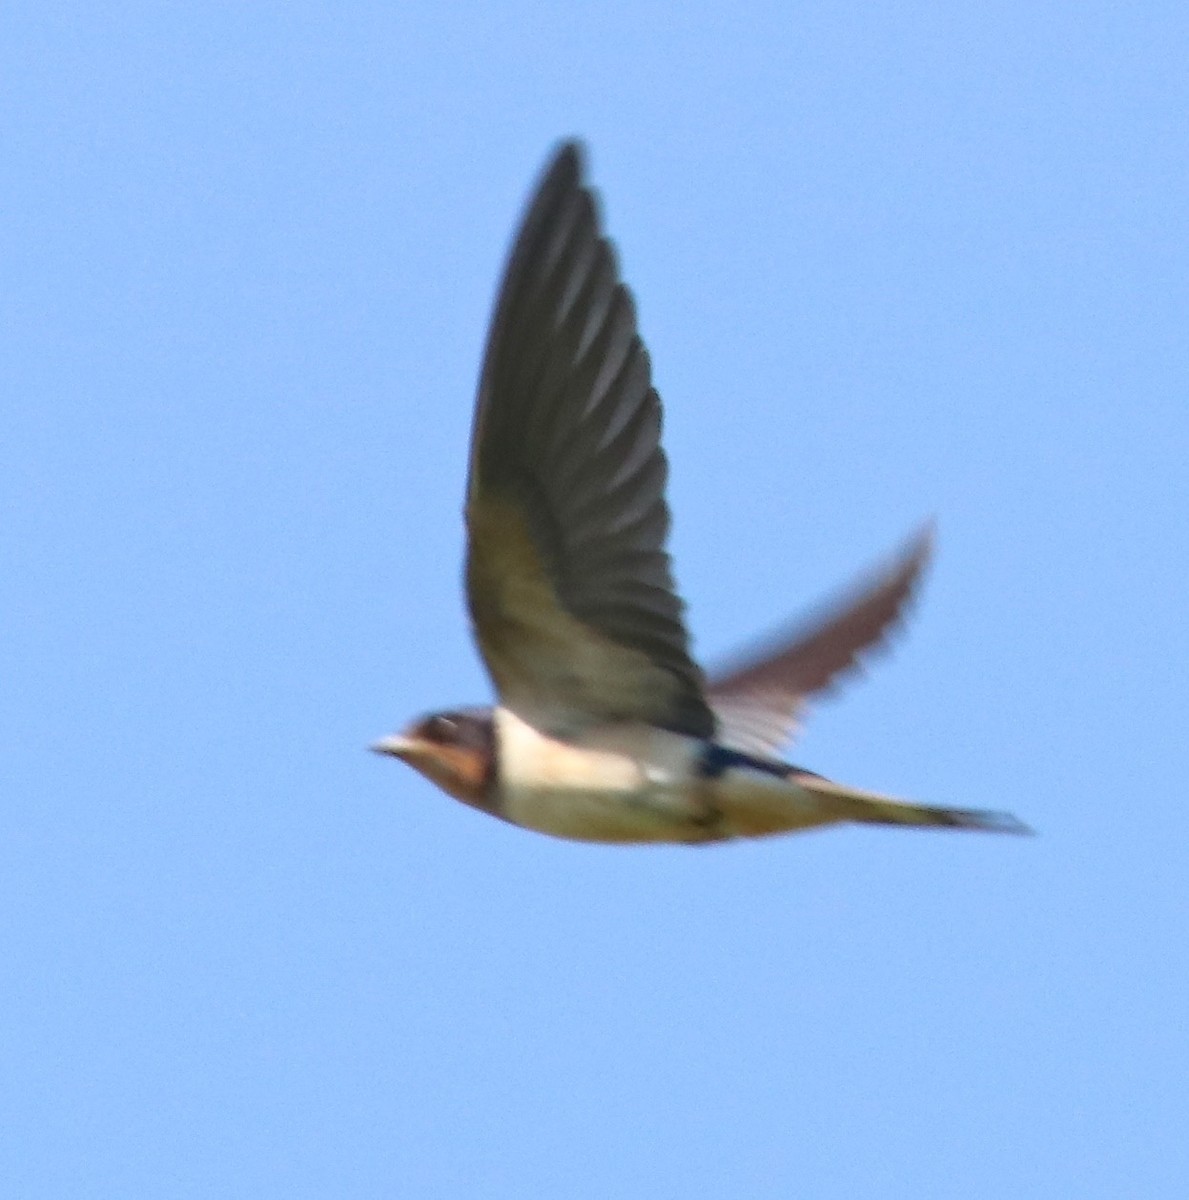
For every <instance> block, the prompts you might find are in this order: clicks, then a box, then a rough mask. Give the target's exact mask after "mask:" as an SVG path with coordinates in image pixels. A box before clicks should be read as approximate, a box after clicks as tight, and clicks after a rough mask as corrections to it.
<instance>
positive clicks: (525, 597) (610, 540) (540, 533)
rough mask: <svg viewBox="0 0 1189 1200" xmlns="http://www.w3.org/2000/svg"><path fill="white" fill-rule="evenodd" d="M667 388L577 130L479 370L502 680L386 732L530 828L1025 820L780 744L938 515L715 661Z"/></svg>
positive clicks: (478, 463)
mask: <svg viewBox="0 0 1189 1200" xmlns="http://www.w3.org/2000/svg"><path fill="white" fill-rule="evenodd" d="M660 424H661V413H660V401H659V398H658V397H657V394H656V392H655V390H654V389H653V388H652V386H651V382H650V367H649V362H648V355H647V352H646V351H645V349H644V346H643V343H642V342H641V340H640V338H639V335H638V334H637V332H636V325H635V311H634V305H633V303H632V299H631V296H630V294H629V293H628V291H627V289H626V288H625V287H624V285H623V284H622V283H620V282H619V280H618V275H617V270H616V263H615V257H614V252H613V250H612V248H611V245H610V243H609V242H608V241H607V239H606V238H605V237H604V236H603V235H602V233H601V231H600V229H599V221H598V211H597V207H596V202H595V199H594V196H593V193H592V192H591V191H590V189H589V188H588V187H586V186H585V185H584V183H583V181H582V169H581V157H580V153H579V149H578V147H577V146H576V145H575V144H573V143H567V144H565V145H563V146H562V147H561V148H560V150H559V151H558V153H557V154H556V155H555V157H554V159H553V160H552V162H551V164H550V166H549V167H548V169H547V170H546V172H545V174H544V176H543V177H542V180H541V183H540V185H539V186H538V189H537V191H536V194H535V196H534V198H533V200H532V203H531V204H530V206H529V208H528V211H527V212H526V214H525V217H524V221H523V223H522V226H521V230H520V233H519V235H518V237H517V240H516V243H515V245H514V246H513V250H512V254H511V257H510V259H509V263H508V266H507V269H506V272H505V277H504V282H503V285H502V287H501V291H500V296H499V300H498V302H497V305H496V310H495V315H494V317H493V320H492V328H491V332H490V334H489V338H488V345H487V353H486V356H485V360H484V365H483V372H482V376H481V378H480V385H479V399H478V404H477V407H476V415H475V430H474V436H473V441H472V451H471V467H470V478H469V481H468V485H467V504H466V518H467V532H468V553H467V573H466V576H467V598H468V602H469V605H470V611H471V618H472V623H473V626H474V631H475V636H476V640H477V642H478V644H479V649H480V651H481V653H482V654H483V658H484V660H485V662H486V664H487V668H488V671H489V672H490V674H491V676H492V678H493V680H494V682H495V684H496V690H497V691H498V693H499V704H498V705H497V706H496V707H495V708H491V709H461V710H458V711H452V712H442V713H437V714H435V715H433V716H430V717H426V718H423V719H421V720H419V721H418V722H416V723H415V724H414V725H413V726H411V727H410V728H409V729H408V730H407V731H406V732H405V733H403V734H399V735H394V736H392V737H389V738H385V739H383V740H382V741H380V742H379V743H377V745H376V746H375V749H377V750H379V751H381V752H383V753H387V754H392V755H395V756H396V757H399V758H402V759H404V760H405V761H406V762H408V763H409V764H410V765H411V766H413V767H415V768H416V769H417V770H419V771H420V772H421V773H422V774H424V775H426V776H427V777H428V778H430V779H431V780H433V781H434V782H435V783H437V784H438V785H439V786H440V787H441V788H443V790H445V791H447V792H448V793H449V794H450V795H452V796H454V797H455V798H457V799H459V800H462V801H463V802H465V803H467V804H469V805H471V806H472V807H474V808H478V809H480V810H482V811H484V812H487V813H490V814H491V815H493V816H497V817H500V818H502V819H503V820H506V821H510V822H511V823H513V824H515V825H519V826H522V827H524V828H527V829H533V830H537V831H539V832H542V833H547V834H552V835H554V836H557V837H563V838H571V839H575V840H580V841H594V842H679V843H700V842H713V841H722V840H725V839H729V838H735V837H758V836H763V835H767V834H774V833H784V832H791V831H795V830H801V829H808V828H812V827H814V826H819V825H828V824H834V823H838V822H846V821H858V822H870V823H876V824H899V825H931V826H939V827H949V828H966V829H984V830H993V831H1001V832H1002V831H1009V832H1019V831H1022V830H1023V828H1024V827H1023V826H1021V825H1020V824H1019V822H1017V821H1015V819H1014V818H1011V817H1008V816H1005V815H1003V814H998V813H989V812H982V811H975V810H966V809H953V808H938V807H930V806H925V805H917V804H910V803H906V802H903V801H897V800H892V799H890V798H888V797H884V796H879V795H875V794H873V793H868V792H862V791H858V790H856V789H852V788H848V787H844V786H842V785H839V784H835V783H832V782H830V781H828V780H826V779H823V778H821V777H820V776H818V775H815V774H813V773H812V772H810V771H805V770H802V769H801V768H798V767H794V766H791V765H790V764H788V763H786V762H784V761H782V760H781V759H780V758H779V756H778V754H777V751H779V749H780V747H781V745H782V744H783V743H784V742H786V741H787V740H788V739H789V737H790V736H791V735H792V734H793V732H794V731H795V729H796V727H797V725H798V724H799V720H800V716H801V713H802V710H803V708H804V705H805V703H806V702H807V701H808V700H809V698H810V697H812V696H813V695H815V694H817V693H819V692H821V691H824V690H826V689H827V688H828V687H830V686H831V685H832V684H833V683H834V682H835V680H836V679H837V678H838V676H839V675H841V674H842V673H844V672H846V671H847V670H849V669H851V668H853V667H854V666H855V665H856V663H857V661H858V660H859V658H860V656H861V655H862V654H863V653H864V652H865V651H866V650H867V649H869V648H870V647H871V646H873V645H875V644H876V643H877V642H879V641H880V640H881V639H882V637H883V636H884V635H885V633H886V632H887V630H888V628H889V627H890V626H891V625H892V624H894V623H895V622H896V620H897V619H898V618H899V616H900V615H901V612H902V610H903V607H904V605H905V603H906V602H907V600H908V599H909V598H910V596H911V594H912V592H913V590H914V588H915V585H916V583H917V581H918V580H919V577H920V574H921V572H922V570H923V567H924V565H925V563H926V561H927V559H928V556H929V551H930V548H931V543H932V539H931V533H930V531H928V530H927V531H925V532H924V533H922V534H921V535H918V537H917V538H915V539H914V540H913V541H912V542H910V544H909V545H908V546H907V547H906V549H905V550H904V552H903V553H902V554H901V555H899V556H898V557H897V559H896V560H895V561H893V562H892V563H891V564H890V566H888V567H886V568H885V569H883V570H882V571H880V572H878V573H877V574H876V576H875V577H874V578H872V579H871V580H868V581H866V582H865V583H864V584H863V585H861V586H860V587H859V588H857V589H855V590H854V591H853V592H852V593H851V594H850V595H848V596H847V597H845V598H844V599H843V600H842V601H840V602H838V603H836V604H835V605H834V606H832V608H831V609H830V610H829V611H828V612H827V613H826V615H825V616H822V617H819V618H818V619H817V620H814V621H811V622H809V623H807V624H806V625H803V626H801V627H798V628H796V629H794V630H792V631H785V632H784V633H783V634H781V635H779V636H778V637H776V638H775V639H772V640H771V641H770V642H769V643H768V644H767V645H765V646H764V647H762V648H761V649H759V650H755V651H753V652H751V653H750V654H747V655H745V656H744V659H743V661H742V663H741V664H740V665H738V666H737V667H735V668H734V669H731V670H728V671H724V672H721V673H719V674H718V675H717V676H715V677H714V678H712V679H711V680H709V681H708V680H707V679H706V678H705V676H704V675H703V673H702V671H701V669H700V668H699V667H698V665H697V664H696V663H695V662H694V660H693V659H692V658H691V657H690V654H689V649H688V635H687V633H686V630H685V625H684V622H683V619H682V614H683V605H682V603H681V601H680V599H679V598H678V596H677V593H676V590H675V588H674V586H673V580H672V575H671V571H670V565H669V558H668V555H667V553H666V552H665V540H666V535H667V533H668V526H669V512H668V507H667V505H666V503H665V498H664V487H665V480H666V475H667V464H666V461H665V457H664V454H663V452H662V450H661V447H660Z"/></svg>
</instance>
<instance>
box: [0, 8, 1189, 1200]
mask: <svg viewBox="0 0 1189 1200" xmlns="http://www.w3.org/2000/svg"><path fill="white" fill-rule="evenodd" d="M1187 56H1189V14H1187V11H1186V9H1185V7H1184V5H1179V4H1171V3H1169V4H1157V3H1144V2H1142V0H1141V2H1140V3H1137V4H1134V5H1131V6H1118V5H1101V4H1082V5H1066V4H1057V3H1047V2H1043V0H1042V2H1039V3H1038V2H1036V0H1032V2H1030V3H1027V4H1023V3H1019V4H993V5H982V6H976V5H957V6H955V5H953V4H909V5H900V6H889V5H886V4H876V3H855V2H851V3H847V2H842V3H838V2H835V3H828V4H827V3H816V2H814V3H805V4H796V5H793V4H751V5H746V4H745V5H742V6H740V5H736V4H725V3H697V2H694V3H688V4H682V5H680V6H678V5H656V4H649V3H648V2H647V0H643V2H638V3H635V4H626V3H620V2H616V0H611V2H606V0H605V2H604V3H600V4H598V5H582V4H578V5H567V6H563V5H543V4H526V3H519V4H517V3H509V4H503V5H479V4H474V3H458V4H452V5H438V4H427V3H416V2H414V3H402V4H396V5H387V4H374V5H373V4H356V3H351V2H350V0H348V2H346V3H341V4H336V5H318V4H303V3H287V4H283V5H279V4H258V5H232V4H203V5H197V6H178V5H166V4H157V5H148V4H137V3H129V4H124V5H121V6H119V7H118V8H116V9H110V8H102V9H100V8H95V7H94V6H84V5H56V4H52V3H51V4H39V5H31V4H18V5H11V6H8V7H7V9H6V12H5V17H4V36H3V39H2V40H0V132H2V137H3V154H2V155H0V195H2V196H3V206H2V207H3V220H2V221H0V275H2V278H3V280H4V284H3V287H2V288H0V394H2V395H3V397H4V412H5V417H4V436H3V437H2V438H0V512H2V513H3V516H2V518H0V561H3V563H4V570H3V572H0V672H2V676H3V679H4V681H5V686H4V688H3V691H2V692H0V730H2V738H0V745H2V747H3V749H2V758H0V779H2V790H3V797H4V809H3V812H4V832H3V836H2V837H0V927H2V930H3V933H2V938H3V940H2V943H0V944H2V945H3V947H4V956H3V958H4V962H3V968H2V975H0V978H2V979H3V985H2V987H0V1078H3V1080H4V1086H3V1088H2V1089H0V1127H2V1128H3V1129H4V1136H3V1138H0V1179H3V1180H4V1186H3V1190H4V1192H5V1194H7V1195H13V1196H21V1197H58V1196H88V1197H121V1198H122V1197H128V1196H153V1197H161V1198H171V1197H209V1196H219V1197H224V1196H226V1197H239V1196H242V1197H253V1198H259V1197H285V1198H286V1200H291V1198H294V1197H330V1196H333V1197H351V1198H356V1197H361V1198H362V1197H390V1196H433V1197H467V1198H468V1200H471V1198H474V1197H482V1198H484V1200H486V1198H494V1200H500V1198H504V1197H509V1198H510V1197H518V1198H519V1197H524V1196H564V1197H567V1198H570V1197H574V1198H584V1197H591V1198H594V1197H607V1196H616V1197H628V1198H634V1197H648V1198H649V1200H656V1198H663V1197H688V1196H731V1197H736V1196H745V1197H749V1198H757V1200H764V1198H768V1197H773V1198H776V1197H781V1198H787V1197H790V1196H805V1197H813V1198H815V1200H829V1198H833V1197H847V1198H852V1197H856V1196H877V1197H902V1196H903V1197H913V1198H914V1200H920V1198H922V1197H953V1196H962V1197H965V1198H967V1200H979V1198H984V1197H985V1198H988V1200H991V1198H1001V1197H1004V1196H1011V1197H1046V1198H1047V1197H1053V1196H1077V1197H1080V1198H1093V1197H1112V1198H1114V1197H1119V1196H1124V1195H1126V1196H1143V1197H1161V1198H1163V1197H1181V1196H1184V1195H1185V1194H1186V1189H1187V1188H1189V1138H1187V1137H1186V1134H1185V1131H1186V1128H1187V1127H1189V1101H1187V1089H1186V1080H1187V1079H1189V1022H1187V1021H1186V1015H1185V998H1186V995H1187V994H1189V952H1187V949H1186V943H1187V937H1186V929H1187V925H1189V905H1187V903H1186V883H1185V873H1186V850H1187V848H1189V816H1187V815H1186V814H1187V808H1189V798H1187V797H1186V796H1185V794H1184V793H1185V780H1186V778H1187V777H1189V749H1187V745H1189V737H1187V735H1186V732H1185V723H1186V719H1187V717H1189V683H1187V681H1186V662H1187V660H1189V632H1187V630H1189V621H1187V617H1186V614H1187V612H1189V565H1187V564H1189V532H1187V531H1189V484H1187V463H1189V402H1187V392H1189V351H1187V348H1186V347H1187V345H1189V339H1187V330H1189V286H1187V280H1189V240H1187V238H1186V222H1185V196H1186V189H1187V185H1189V134H1187V132H1186V130H1187V128H1189V127H1187V125H1186V113H1187V112H1189V75H1187V74H1186V71H1185V63H1186V61H1187ZM571 134H577V135H581V136H583V137H584V138H585V139H586V140H587V141H588V144H589V146H590V149H591V163H592V170H593V175H594V178H595V180H596V182H597V184H598V186H599V187H600V189H601V191H602V193H603V196H604V201H605V205H604V207H605V212H606V215H607V219H608V224H609V227H610V230H611V232H612V234H613V236H614V237H615V239H616V241H617V243H618V245H619V248H620V253H621V258H622V262H623V267H624V271H625V274H626V276H627V278H628V280H629V281H630V283H631V284H632V286H633V288H634V290H635V292H636V295H637V298H638V302H639V311H640V322H641V327H642V330H643V333H644V335H645V338H646V339H647V341H648V343H649V345H650V348H651V350H652V354H653V361H654V368H655V378H656V380H657V383H658V386H659V387H660V389H661V393H662V395H663V397H664V399H665V402H666V443H667V447H668V451H669V455H670V460H671V467H672V482H671V501H672V504H673V508H674V515H675V524H674V534H673V550H674V553H675V555H676V565H677V573H678V578H679V581H680V584H681V586H682V589H683V591H684V593H685V595H686V597H687V598H688V600H689V602H690V622H691V626H692V629H693V631H694V635H695V639H696V647H697V649H698V651H699V652H700V653H701V654H702V655H703V656H704V657H705V658H706V659H708V660H710V661H713V660H714V659H715V657H716V656H719V655H722V654H724V653H727V652H729V651H730V650H731V649H732V648H733V647H734V646H735V645H737V644H738V643H739V642H740V641H746V640H747V639H748V638H750V637H751V636H753V635H755V634H756V633H758V632H760V631H762V630H764V629H765V628H767V627H769V626H770V625H772V624H773V623H777V622H779V621H781V620H783V619H784V618H785V617H787V616H789V615H790V614H792V613H795V612H796V611H797V610H798V609H799V608H800V607H801V606H804V605H806V604H812V603H814V602H816V601H817V600H819V599H820V598H822V597H823V596H826V595H829V594H830V593H831V592H832V591H833V590H834V589H836V588H837V587H839V586H840V585H843V584H845V583H846V582H847V581H848V580H850V579H851V578H852V577H853V576H854V575H855V574H857V573H860V572H861V571H862V570H863V569H865V568H866V566H867V565H868V564H870V563H871V562H872V561H875V560H878V559H879V558H880V557H881V556H882V555H883V554H884V553H886V552H887V551H888V550H889V549H890V548H891V547H893V546H894V545H895V544H896V543H897V542H898V541H899V540H900V539H901V538H902V537H903V536H904V535H905V534H906V533H907V532H909V531H910V530H911V529H912V528H914V527H915V526H916V525H917V524H918V523H919V522H920V521H921V520H923V519H925V518H927V517H929V516H930V515H934V516H936V518H937V520H938V524H939V532H940V544H939V555H938V559H937V563H936V567H935V570H934V571H933V573H932V576H931V578H930V580H929V583H928V587H927V589H926V592H925V594H924V596H923V599H922V602H921V604H920V606H919V608H918V611H917V613H916V616H915V619H914V621H913V623H912V627H911V629H910V630H909V633H908V636H907V637H906V638H904V639H902V640H901V641H900V642H899V643H898V644H897V647H896V650H895V653H894V654H892V655H890V656H888V657H887V658H885V659H882V660H881V661H879V662H878V663H877V664H875V665H873V667H872V670H871V672H870V677H869V678H868V679H867V680H866V681H865V682H863V683H862V684H861V685H856V686H853V687H851V688H849V689H848V690H847V691H846V692H845V693H844V694H842V695H841V696H840V697H839V698H838V699H837V701H831V702H830V703H828V704H825V705H823V706H822V707H821V708H820V709H818V710H817V711H816V713H815V714H814V716H815V719H814V721H813V723H812V725H811V727H810V729H809V731H808V733H807V736H806V737H805V739H804V741H803V742H802V743H801V744H800V745H799V746H797V747H796V749H795V751H793V756H794V758H795V760H796V761H798V762H802V763H804V764H805V765H807V766H810V767H812V768H814V769H816V770H818V771H821V772H823V773H825V774H829V775H833V776H836V777H838V778H841V779H844V780H846V781H848V782H851V783H854V784H856V785H859V786H867V787H873V788H879V789H883V790H887V791H890V792H893V793H899V794H903V795H908V796H913V797H918V798H920V799H922V800H932V801H936V802H939V803H956V804H961V805H968V806H975V807H990V808H1007V809H1011V810H1013V811H1015V812H1016V813H1018V814H1019V815H1020V816H1021V817H1022V818H1024V819H1025V820H1027V821H1029V822H1030V823H1031V824H1033V825H1034V826H1035V827H1036V828H1037V829H1038V831H1039V833H1040V836H1039V837H1037V838H1035V839H1031V840H1016V839H995V838H978V837H965V836H946V835H942V834H924V833H916V832H902V831H891V830H857V829H855V830H839V831H833V832H829V833H821V834H815V835H811V836H805V837H801V838H793V839H784V840H779V839H778V840H773V841H769V842H764V843H756V844H739V845H730V846H725V847H716V848H710V849H702V850H696V851H694V850H687V849H682V848H661V849H655V848H654V849H626V850H625V849H612V848H600V847H591V846H580V845H571V844H566V843H562V842H555V841H551V840H548V839H546V838H543V837H539V836H536V835H533V834H530V833H526V832H523V831H520V830H516V829H513V828H511V827H508V826H504V825H502V824H500V823H498V822H495V821H492V820H490V819H487V818H485V817H483V816H482V815H480V814H477V813H474V812H472V811H469V810H466V809H464V808H463V807H462V806H459V805H456V804H453V803H452V802H450V801H448V800H447V799H446V798H444V797H443V796H441V795H440V794H438V793H436V792H434V791H433V790H432V789H431V788H430V787H429V785H428V784H426V783H424V782H423V781H422V780H420V779H419V778H418V777H416V776H414V775H413V774H412V773H411V772H409V771H407V770H404V769H402V768H401V767H400V766H399V764H396V763H391V762H387V761H381V760H380V759H377V758H375V757H374V756H371V755H368V754H367V753H366V752H365V751H364V746H365V745H366V744H367V743H368V742H369V741H370V740H372V739H373V738H374V737H376V736H378V735H380V734H382V733H385V732H387V731H388V730H390V729H391V728H393V727H395V726H397V725H400V724H402V723H403V722H404V720H405V719H406V718H407V717H409V716H410V715H412V714H415V713H417V712H419V711H422V710H424V709H427V708H433V707H438V706H446V705H450V704H454V703H457V702H465V701H483V700H485V699H486V698H487V696H488V694H489V691H488V684H487V681H486V679H485V677H484V675H483V673H482V671H481V669H480V667H479V665H478V661H477V658H476V656H475V654H474V652H473V650H472V648H471V645H470V643H469V639H468V636H467V631H466V625H465V618H464V610H463V605H462V595H461V590H460V586H459V567H460V555H461V550H462V540H461V538H462V530H461V522H460V516H459V512H460V503H461V489H462V481H463V472H464V469H465V455H466V442H467V436H468V428H469V421H470V409H471V399H472V395H473V388H474V380H475V376H476V372H477V368H478V358H479V352H480V347H481V343H482V338H483V334H484V328H485V324H486V320H487V315H488V310H489V305H490V302H491V298H492V294H493V290H494V287H495V283H496V279H497V276H498V272H499V269H500V266H501V263H502V260H503V256H504V254H505V251H506V247H507V243H508V238H509V236H510V234H511V232H512V229H513V226H514V223H515V221H516V219H517V216H518V214H519V210H520V206H521V204H522V202H523V200H524V198H525V196H526V194H527V191H528V189H529V187H530V185H531V183H532V181H533V179H534V178H535V175H536V173H537V171H538V170H539V168H540V166H541V164H542V162H543V161H544V158H545V155H546V154H547V152H548V150H549V149H550V147H551V146H552V145H553V144H554V143H555V141H556V140H557V139H558V138H559V137H561V136H565V135H571Z"/></svg>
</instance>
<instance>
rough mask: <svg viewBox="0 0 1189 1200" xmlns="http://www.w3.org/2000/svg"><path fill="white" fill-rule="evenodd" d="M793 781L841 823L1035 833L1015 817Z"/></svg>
mask: <svg viewBox="0 0 1189 1200" xmlns="http://www.w3.org/2000/svg"><path fill="white" fill-rule="evenodd" d="M789 779H791V780H793V781H794V782H795V783H797V784H798V786H800V787H802V788H804V789H805V790H806V791H807V792H811V793H812V794H813V795H815V796H818V797H820V798H821V799H822V800H823V801H826V802H827V803H828V804H829V805H830V808H831V810H832V811H833V812H835V813H836V814H837V819H838V820H841V821H859V822H863V823H864V824H868V825H917V826H928V827H932V828H934V829H977V830H981V831H982V832H984V833H1020V834H1029V833H1032V830H1031V829H1029V828H1028V826H1027V825H1025V824H1024V823H1023V821H1021V820H1019V819H1018V818H1016V817H1014V816H1012V814H1011V813H1004V812H988V811H987V810H985V809H981V808H940V807H938V806H935V805H931V804H912V803H911V802H909V801H905V800H893V799H892V798H891V797H889V796H880V795H878V794H877V793H875V792H863V791H860V790H859V789H858V788H851V787H845V786H844V785H843V784H840V783H832V782H831V781H830V780H828V779H822V778H821V777H820V776H818V775H812V774H809V773H808V772H803V771H792V772H790V774H789Z"/></svg>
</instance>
